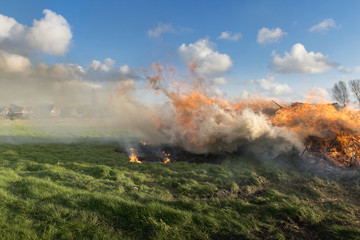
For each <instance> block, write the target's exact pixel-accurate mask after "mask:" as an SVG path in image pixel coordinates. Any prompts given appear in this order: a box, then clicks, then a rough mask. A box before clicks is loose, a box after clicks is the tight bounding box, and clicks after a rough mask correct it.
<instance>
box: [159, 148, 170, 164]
mask: <svg viewBox="0 0 360 240" xmlns="http://www.w3.org/2000/svg"><path fill="white" fill-rule="evenodd" d="M162 153H163V155H164V158H165V159H164V161H163V162H160V163H163V164H166V163H169V162H170V158H169V157H170V153H166V152H165V151H163V152H162Z"/></svg>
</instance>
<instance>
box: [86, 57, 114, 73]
mask: <svg viewBox="0 0 360 240" xmlns="http://www.w3.org/2000/svg"><path fill="white" fill-rule="evenodd" d="M114 65H115V61H114V60H112V59H111V58H106V59H105V60H104V61H103V62H100V61H98V60H93V61H92V62H91V63H90V65H89V67H90V68H92V69H94V70H95V71H97V70H99V71H103V72H109V71H110V70H112V69H113V67H114Z"/></svg>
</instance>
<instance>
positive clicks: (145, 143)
mask: <svg viewBox="0 0 360 240" xmlns="http://www.w3.org/2000/svg"><path fill="white" fill-rule="evenodd" d="M140 143H141V144H142V145H144V146H149V145H151V144H150V143H149V142H145V141H141V140H140Z"/></svg>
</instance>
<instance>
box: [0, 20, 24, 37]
mask: <svg viewBox="0 0 360 240" xmlns="http://www.w3.org/2000/svg"><path fill="white" fill-rule="evenodd" d="M23 30H24V27H23V26H22V25H21V24H19V23H18V22H17V21H16V20H15V19H14V18H10V17H7V16H4V15H2V14H0V42H1V41H2V40H4V39H6V38H11V37H12V36H15V35H17V34H18V33H19V32H22V31H23Z"/></svg>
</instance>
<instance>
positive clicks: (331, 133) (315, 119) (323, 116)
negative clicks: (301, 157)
mask: <svg viewBox="0 0 360 240" xmlns="http://www.w3.org/2000/svg"><path fill="white" fill-rule="evenodd" d="M272 123H273V124H274V125H275V126H279V127H287V128H288V129H290V130H291V131H294V132H296V133H297V134H299V135H300V136H302V137H303V139H304V140H305V142H307V143H308V148H309V149H310V150H314V151H317V152H322V155H324V156H325V154H326V156H327V157H328V158H329V159H330V160H331V161H333V162H334V163H336V164H338V165H340V166H353V165H354V164H359V156H358V154H359V153H360V149H359V147H360V144H359V143H360V137H359V134H360V113H359V112H358V111H354V110H351V109H349V108H344V109H340V110H338V109H336V108H335V106H334V105H333V104H310V103H294V104H293V105H291V106H289V107H285V108H282V109H280V110H278V111H277V113H276V115H275V117H274V118H272ZM324 156H321V157H324Z"/></svg>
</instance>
